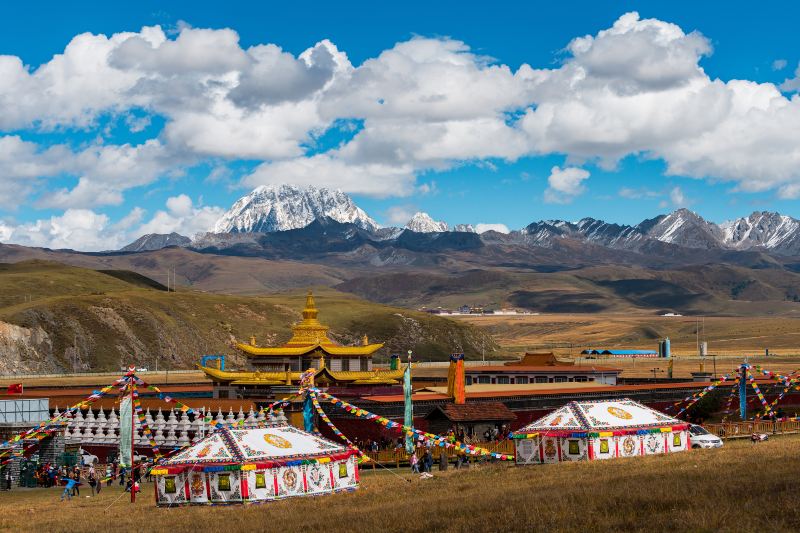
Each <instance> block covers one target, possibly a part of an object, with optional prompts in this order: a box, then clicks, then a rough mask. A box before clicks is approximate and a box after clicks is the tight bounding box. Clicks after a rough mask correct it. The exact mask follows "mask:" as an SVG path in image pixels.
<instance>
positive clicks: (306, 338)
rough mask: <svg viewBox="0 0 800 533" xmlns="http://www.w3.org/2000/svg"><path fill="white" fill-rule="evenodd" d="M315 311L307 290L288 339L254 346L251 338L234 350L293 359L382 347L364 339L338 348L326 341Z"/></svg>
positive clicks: (365, 351) (361, 352)
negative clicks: (280, 343)
mask: <svg viewBox="0 0 800 533" xmlns="http://www.w3.org/2000/svg"><path fill="white" fill-rule="evenodd" d="M318 313H319V310H318V309H317V306H316V304H315V303H314V295H313V294H312V292H311V291H308V295H307V296H306V305H305V308H303V320H302V321H300V323H299V324H295V325H293V326H292V338H291V339H289V341H288V342H287V343H286V344H284V345H283V346H278V347H261V346H256V344H255V338H251V340H250V343H249V344H246V343H237V344H236V347H237V348H238V349H239V350H241V351H243V352H244V353H246V354H247V355H249V356H265V355H267V356H269V355H273V356H293V355H304V354H307V353H310V352H313V351H315V350H317V349H319V350H322V351H323V352H325V353H326V354H328V355H356V356H365V355H372V354H373V353H374V352H376V351H378V350H380V349H381V348H382V347H383V344H369V341H368V339H367V337H366V335H365V336H364V339H363V341H362V344H361V346H340V345H338V344H336V343H335V342H333V341H332V340H331V339H330V338H328V330H329V329H330V328H328V326H325V325H323V324H321V323H320V322H319V320H317V314H318Z"/></svg>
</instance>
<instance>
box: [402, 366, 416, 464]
mask: <svg viewBox="0 0 800 533" xmlns="http://www.w3.org/2000/svg"><path fill="white" fill-rule="evenodd" d="M411 393H412V389H411V361H410V358H409V362H408V365H406V370H405V372H403V397H404V399H405V415H404V418H403V424H404V425H405V426H407V427H413V426H414V406H413V405H412V404H411ZM406 453H407V454H409V455H410V454H412V453H414V437H413V436H411V435H408V434H406Z"/></svg>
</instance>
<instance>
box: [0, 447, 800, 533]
mask: <svg viewBox="0 0 800 533" xmlns="http://www.w3.org/2000/svg"><path fill="white" fill-rule="evenodd" d="M798 452H800V440H798V439H797V438H796V437H783V438H776V439H774V440H771V441H768V442H765V443H760V444H758V445H752V444H750V442H746V441H739V442H727V443H726V444H725V446H724V447H723V448H721V449H718V450H693V451H690V452H686V453H676V454H670V455H664V456H649V457H637V458H631V459H615V460H609V461H594V462H591V463H586V462H584V463H571V464H561V465H547V466H529V467H514V466H507V465H498V466H480V467H475V466H473V467H472V468H470V469H468V470H453V469H452V467H451V468H450V469H449V470H448V471H447V472H445V473H440V472H437V471H434V477H433V478H432V479H428V480H421V479H419V478H418V477H417V476H412V475H411V474H409V473H407V472H405V471H403V472H402V473H401V477H403V478H405V480H404V479H399V478H398V477H397V476H394V475H391V474H389V473H388V472H387V471H386V470H382V469H378V470H377V471H374V472H373V471H364V472H363V473H362V478H361V486H360V488H359V489H358V490H357V491H355V492H352V493H343V494H333V495H326V496H320V497H313V498H311V497H305V498H287V499H284V500H280V501H276V502H271V503H269V504H264V505H250V506H241V505H229V506H225V505H222V506H194V507H175V508H156V507H155V503H154V501H153V488H152V486H151V484H149V483H145V485H144V488H143V490H142V492H141V494H140V497H139V498H137V501H136V503H135V504H133V505H131V504H130V502H129V501H127V498H125V497H123V498H118V496H119V495H120V493H121V490H120V488H119V487H118V486H112V487H109V488H103V490H102V492H101V493H100V495H99V496H97V497H93V498H86V497H84V498H74V499H73V500H72V501H71V502H65V503H59V501H58V495H59V493H60V490H61V489H58V488H56V489H38V490H31V491H11V492H2V493H0V528H2V529H4V530H9V531H74V530H75V529H76V528H75V524H76V523H79V524H80V527H79V528H78V529H80V530H87V531H91V530H101V529H107V528H108V526H109V524H113V525H114V528H116V529H118V530H122V531H133V530H136V531H174V532H183V531H190V532H192V533H197V532H201V531H220V530H234V531H254V530H263V531H281V532H294V531H298V532H299V531H303V532H305V531H326V532H327V531H330V532H337V531H347V532H350V531H383V532H394V531H402V532H414V531H424V532H429V531H445V532H450V531H556V532H558V531H575V532H584V531H587V529H588V530H596V531H674V532H682V531H796V530H797V529H798V528H799V527H800V510H798V506H797V505H796V503H795V502H796V494H797V491H798V490H800V480H798V477H797V475H796V472H797V469H798V468H800V454H799V453H798ZM86 492H88V489H87V491H86ZM81 493H82V494H83V493H84V491H83V490H82V491H81Z"/></svg>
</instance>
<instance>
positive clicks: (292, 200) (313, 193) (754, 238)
mask: <svg viewBox="0 0 800 533" xmlns="http://www.w3.org/2000/svg"><path fill="white" fill-rule="evenodd" d="M326 219H327V220H330V221H334V222H338V223H341V224H351V225H353V226H354V229H358V230H362V231H364V232H366V234H365V235H364V238H365V239H367V240H374V241H389V240H397V239H399V238H400V236H401V234H402V233H403V232H405V231H408V232H413V233H476V232H475V228H474V227H473V226H472V225H470V224H458V225H456V226H454V227H453V228H450V227H449V226H448V225H447V223H445V222H441V221H437V220H434V219H433V218H432V217H431V216H430V215H429V214H427V213H423V212H418V213H416V214H414V215H413V217H412V218H411V219H410V220H409V221H408V222H407V223H406V224H405V226H404V227H402V228H400V227H380V225H379V224H378V223H377V222H375V220H373V219H372V218H371V217H370V216H369V215H368V214H367V213H366V212H365V211H364V210H362V209H361V208H359V207H358V206H357V205H356V204H355V202H353V200H352V198H350V197H349V196H348V195H347V194H345V193H343V192H342V191H338V190H336V191H331V190H329V189H325V188H316V187H305V188H303V187H297V186H292V185H281V186H262V187H258V188H257V189H255V190H253V191H252V192H251V193H249V194H247V195H245V196H243V197H242V198H240V199H239V200H237V201H236V203H235V204H234V205H233V206H232V207H231V209H230V210H229V211H227V212H226V213H225V214H224V215H222V217H220V219H219V220H218V221H217V222H216V224H214V227H213V228H212V230H211V231H210V232H209V233H207V234H202V235H199V236H195V238H194V240H192V239H189V238H188V237H184V236H181V235H178V234H175V233H173V234H170V235H159V234H150V235H144V236H142V237H140V238H139V239H137V240H136V241H135V242H133V243H131V244H129V245H128V246H125V247H124V248H122V251H133V252H136V251H143V250H154V249H158V248H161V247H166V246H187V247H195V248H202V247H204V246H208V245H210V246H213V247H215V248H220V247H225V246H226V243H227V244H230V245H231V246H236V245H237V244H240V243H241V242H247V241H249V240H251V238H250V237H248V235H250V236H252V235H256V234H258V235H260V234H268V233H276V232H282V231H290V230H297V229H302V228H305V227H308V226H309V225H310V224H312V223H313V222H315V221H320V220H323V221H324V220H326ZM243 237H244V238H243ZM499 238H501V237H500V236H499V235H491V236H488V238H487V239H483V238H481V239H480V240H482V241H483V240H488V241H494V240H497V239H499ZM501 239H505V241H506V242H509V243H515V244H522V245H532V246H539V247H551V246H553V245H554V243H555V242H558V241H560V240H564V239H568V240H572V241H578V242H585V243H590V244H594V245H599V246H603V247H606V248H611V249H625V250H640V249H641V248H642V247H643V246H646V245H647V244H648V243H653V242H661V243H667V244H672V245H676V246H679V247H682V248H689V249H704V250H710V249H718V250H736V251H742V250H761V251H765V252H769V253H774V254H779V255H784V256H793V255H799V254H800V220H797V219H794V218H792V217H789V216H786V215H781V214H779V213H771V212H766V211H764V212H754V213H753V214H751V215H750V216H748V217H742V218H738V219H734V220H730V221H726V222H723V223H721V224H715V223H713V222H710V221H707V220H705V219H703V218H702V217H701V216H699V215H698V214H697V213H694V212H692V211H690V210H688V209H678V210H677V211H674V212H672V213H669V214H666V215H659V216H657V217H655V218H652V219H648V220H644V221H642V222H640V223H639V224H637V225H634V226H632V225H621V224H615V223H609V222H606V221H603V220H598V219H594V218H584V219H581V220H579V221H577V222H569V221H565V220H544V221H538V222H532V223H531V224H529V225H528V226H526V227H525V228H522V229H520V230H516V231H512V232H510V233H509V234H507V236H506V237H505V238H501Z"/></svg>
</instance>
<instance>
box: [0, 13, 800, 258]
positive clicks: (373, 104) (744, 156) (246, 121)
mask: <svg viewBox="0 0 800 533" xmlns="http://www.w3.org/2000/svg"><path fill="white" fill-rule="evenodd" d="M430 4H431V3H423V2H403V3H398V4H395V5H394V6H387V5H379V4H376V3H374V2H351V3H348V4H347V5H348V7H346V8H345V7H342V6H341V5H335V4H331V3H327V2H326V3H313V2H312V3H306V4H303V5H302V6H300V7H292V6H291V5H289V3H252V4H250V3H234V2H231V3H228V4H226V5H224V6H222V5H220V4H219V3H211V2H170V3H168V4H167V3H164V2H146V1H144V2H137V3H135V5H130V6H127V7H115V8H114V9H109V8H108V7H107V3H100V2H76V3H71V4H65V3H56V2H53V3H51V4H50V5H48V6H46V7H42V6H39V5H37V6H36V7H34V6H31V5H30V4H22V3H20V4H18V5H10V6H5V16H4V17H3V18H2V20H0V54H3V55H5V56H6V57H5V61H0V76H2V78H5V79H6V80H11V81H8V82H6V83H5V84H4V82H3V81H2V79H0V182H2V183H0V185H2V189H3V190H4V191H5V192H4V193H1V194H0V240H2V241H4V242H20V243H23V244H34V245H43V246H55V247H59V246H69V247H74V248H78V249H87V250H88V249H104V248H110V247H115V246H117V245H121V244H125V243H126V242H127V241H128V240H131V239H132V238H135V237H136V236H138V234H139V233H141V232H145V231H165V232H166V231H172V230H175V231H180V232H183V233H193V232H196V231H200V230H203V229H206V228H207V227H208V226H209V225H210V224H212V223H213V221H214V220H215V219H216V217H218V216H219V214H220V213H221V212H222V211H223V210H224V209H227V207H229V206H230V205H231V204H232V203H233V202H234V201H235V200H236V199H237V198H238V197H240V196H241V195H243V194H244V193H246V192H247V191H248V190H250V189H251V188H252V187H254V186H256V185H259V184H277V183H281V182H288V183H300V184H318V185H322V186H329V187H341V188H342V189H344V190H345V191H346V192H349V193H350V194H351V195H352V196H353V197H354V199H355V200H356V202H357V204H358V205H359V206H361V207H362V208H364V209H365V210H366V211H367V212H368V213H369V214H370V215H371V216H373V218H375V219H376V220H378V222H380V223H383V224H397V223H400V224H402V221H403V220H404V218H405V217H407V216H410V214H412V213H413V212H415V211H417V210H423V211H426V212H428V213H430V214H431V215H432V216H433V217H434V218H436V219H442V220H445V221H447V222H448V223H450V224H455V223H473V224H476V223H484V224H504V225H506V226H507V227H509V228H512V229H514V228H519V227H522V226H524V225H526V224H528V223H530V222H531V221H534V220H539V219H548V218H563V219H569V220H574V219H578V218H581V217H585V216H593V217H597V218H603V219H605V220H609V221H613V222H620V223H636V222H639V221H641V220H642V219H644V218H650V217H652V216H655V215H657V214H659V213H663V212H667V211H670V210H672V209H675V208H677V207H689V208H691V209H693V210H695V211H697V212H699V213H700V214H701V215H703V216H704V217H706V218H708V219H710V220H714V221H722V220H726V219H730V218H734V217H738V216H745V215H747V214H749V213H751V212H752V211H755V210H777V211H779V212H781V213H784V214H788V215H792V216H796V217H800V208H799V205H798V201H797V198H798V196H800V170H795V169H800V164H798V163H800V146H798V142H800V141H797V139H798V138H800V137H798V134H800V132H798V131H797V129H800V102H798V101H797V99H796V96H795V93H796V91H797V88H798V86H800V84H798V81H797V78H796V76H795V68H796V67H797V65H798V60H800V53H798V52H797V46H796V43H795V42H794V41H795V40H796V39H794V35H795V34H796V28H795V25H794V23H793V22H794V21H796V18H797V15H798V13H797V8H794V7H791V6H788V5H787V6H785V7H784V6H782V7H781V9H777V8H774V9H769V8H763V9H759V10H753V9H750V8H749V4H744V3H738V4H737V3H736V2H733V3H726V4H725V10H724V11H725V12H724V13H721V11H720V7H719V5H718V4H713V3H700V5H698V3H697V2H670V3H664V2H658V3H657V2H638V3H632V2H617V3H614V4H613V7H609V6H608V5H607V4H604V3H599V2H565V3H558V4H557V5H556V3H541V4H539V3H516V2H513V3H511V2H509V3H504V2H492V3H489V4H487V3H478V2H475V3H465V2H438V3H433V4H435V5H430ZM634 12H637V13H638V15H636V14H634ZM155 26H158V27H159V28H156V29H153V27H155ZM144 27H150V28H151V29H149V30H143V28H144ZM226 28H227V29H230V30H232V31H225V29H226ZM85 32H89V34H90V35H88V36H84V37H76V36H80V35H81V34H83V33H85ZM122 32H130V34H129V35H123V34H122ZM112 36H113V37H112ZM587 36H590V37H587ZM73 39H75V40H73ZM323 40H325V41H323ZM71 41H72V44H70V42H71ZM68 45H69V48H67V47H68ZM251 47H255V48H251ZM278 47H279V49H278ZM65 48H66V49H67V51H66V52H65ZM59 54H63V56H60V55H59ZM22 65H24V67H23V66H22ZM737 80H738V81H737ZM3 117H5V118H3Z"/></svg>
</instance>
